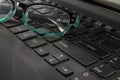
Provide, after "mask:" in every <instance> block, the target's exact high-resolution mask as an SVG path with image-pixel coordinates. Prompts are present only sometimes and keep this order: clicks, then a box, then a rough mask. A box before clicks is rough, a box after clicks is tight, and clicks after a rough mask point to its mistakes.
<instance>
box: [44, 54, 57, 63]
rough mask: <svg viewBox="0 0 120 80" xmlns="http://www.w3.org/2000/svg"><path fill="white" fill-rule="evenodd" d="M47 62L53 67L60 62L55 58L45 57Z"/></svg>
mask: <svg viewBox="0 0 120 80" xmlns="http://www.w3.org/2000/svg"><path fill="white" fill-rule="evenodd" d="M45 60H46V61H47V62H48V63H49V64H51V65H55V64H58V63H59V61H58V60H57V59H56V58H55V57H53V56H47V57H45Z"/></svg>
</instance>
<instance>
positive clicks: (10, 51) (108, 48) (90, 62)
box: [0, 0, 120, 80]
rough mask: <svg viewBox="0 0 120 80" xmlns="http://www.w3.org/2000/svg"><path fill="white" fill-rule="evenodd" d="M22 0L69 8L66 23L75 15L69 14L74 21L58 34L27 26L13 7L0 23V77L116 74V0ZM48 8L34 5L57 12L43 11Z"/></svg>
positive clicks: (94, 78) (119, 46)
mask: <svg viewBox="0 0 120 80" xmlns="http://www.w3.org/2000/svg"><path fill="white" fill-rule="evenodd" d="M22 3H25V4H26V5H27V4H33V3H41V4H42V3H45V5H46V4H47V5H50V4H51V5H54V6H56V7H59V9H63V11H66V12H67V13H72V14H69V15H71V16H70V17H71V18H70V19H71V23H74V20H75V18H77V17H76V16H75V15H77V16H79V19H80V21H79V24H75V25H77V27H76V28H73V27H72V28H71V29H70V30H69V31H68V32H67V33H66V34H65V35H63V36H61V37H60V36H59V37H55V36H54V37H51V36H46V35H44V34H38V33H37V32H36V31H34V30H30V29H28V27H25V26H24V25H23V24H22V18H19V17H18V15H20V13H21V12H19V11H18V13H16V15H15V16H14V17H13V18H10V19H9V20H8V21H6V22H4V23H0V80H120V30H119V29H120V1H119V0H93V1H87V0H52V1H49V0H24V1H22ZM0 5H1V4H0ZM37 8H39V7H37ZM53 8H54V7H45V6H43V7H40V10H39V11H40V12H41V13H42V14H45V15H50V16H51V15H52V16H53V17H57V16H56V15H53V14H52V13H51V12H50V11H49V9H50V10H51V9H53ZM55 10H56V9H55ZM56 12H57V11H56ZM56 12H55V13H56ZM57 13H58V14H60V15H61V13H59V12H57ZM20 16H21V15H20ZM62 16H63V14H62ZM38 17H39V16H38ZM65 18H66V16H65ZM63 19H64V18H63ZM63 21H65V19H64V20H63ZM43 22H44V21H43ZM35 24H37V23H35ZM39 25H40V24H39ZM75 25H72V26H75ZM42 26H45V27H46V25H42ZM47 26H50V28H53V27H54V25H47ZM42 29H44V27H43V28H42Z"/></svg>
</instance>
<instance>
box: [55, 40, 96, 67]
mask: <svg viewBox="0 0 120 80" xmlns="http://www.w3.org/2000/svg"><path fill="white" fill-rule="evenodd" d="M54 46H56V47H57V48H59V49H60V50H62V51H63V52H65V53H66V54H68V55H69V56H71V57H72V58H74V59H75V60H77V61H78V62H79V63H81V64H83V65H84V66H89V65H91V64H93V63H95V62H96V61H97V59H96V58H95V57H94V56H92V55H90V54H89V53H88V52H86V51H85V50H83V49H82V48H79V47H77V46H76V45H74V44H73V43H71V42H69V41H66V40H63V41H58V42H55V43H54Z"/></svg>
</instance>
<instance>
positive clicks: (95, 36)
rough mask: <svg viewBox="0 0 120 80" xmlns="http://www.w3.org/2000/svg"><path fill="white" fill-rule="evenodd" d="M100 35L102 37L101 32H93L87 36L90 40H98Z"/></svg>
mask: <svg viewBox="0 0 120 80" xmlns="http://www.w3.org/2000/svg"><path fill="white" fill-rule="evenodd" d="M100 37H101V35H100V34H91V35H87V36H85V38H86V39H88V40H90V41H95V40H98V39H100Z"/></svg>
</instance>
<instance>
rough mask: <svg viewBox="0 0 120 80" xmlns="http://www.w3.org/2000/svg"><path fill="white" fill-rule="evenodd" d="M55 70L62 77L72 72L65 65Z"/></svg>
mask: <svg viewBox="0 0 120 80" xmlns="http://www.w3.org/2000/svg"><path fill="white" fill-rule="evenodd" d="M56 69H57V70H58V71H59V72H60V73H61V74H62V75H64V76H69V75H71V74H73V71H72V70H71V69H70V68H69V67H68V66H66V65H60V66H58V67H57V68H56Z"/></svg>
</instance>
